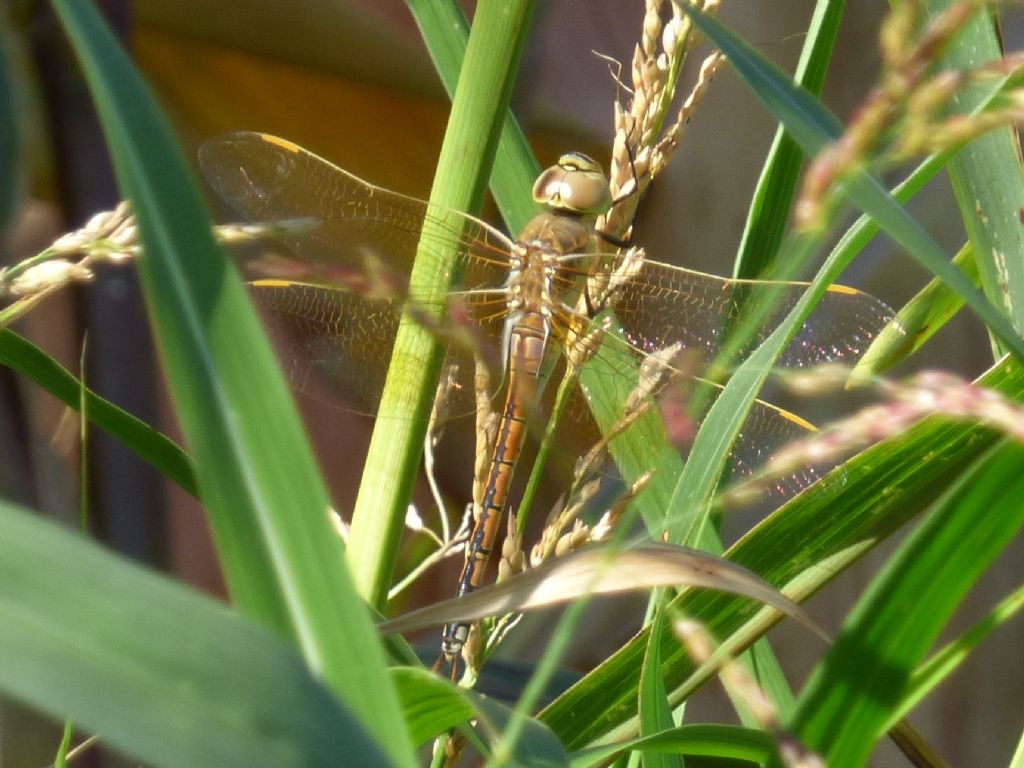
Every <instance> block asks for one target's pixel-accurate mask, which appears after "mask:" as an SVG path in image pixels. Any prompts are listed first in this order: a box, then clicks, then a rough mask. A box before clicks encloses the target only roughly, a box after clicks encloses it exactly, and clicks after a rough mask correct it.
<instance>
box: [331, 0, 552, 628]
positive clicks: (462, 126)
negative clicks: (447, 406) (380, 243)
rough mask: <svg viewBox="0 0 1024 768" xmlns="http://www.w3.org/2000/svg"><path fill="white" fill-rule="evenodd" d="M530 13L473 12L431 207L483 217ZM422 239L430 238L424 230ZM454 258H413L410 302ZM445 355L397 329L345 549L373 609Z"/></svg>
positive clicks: (441, 281)
mask: <svg viewBox="0 0 1024 768" xmlns="http://www.w3.org/2000/svg"><path fill="white" fill-rule="evenodd" d="M532 7H533V2H532V0H519V1H517V2H514V3H505V2H499V1H498V0H491V2H485V3H481V4H480V5H479V6H478V7H477V11H476V15H475V17H474V20H473V28H472V30H471V32H470V37H469V44H468V46H467V49H466V58H465V63H464V65H463V67H462V73H461V75H460V78H459V85H458V89H457V91H456V94H455V100H454V102H453V104H452V114H451V118H450V121H449V124H448V130H447V131H446V133H445V139H444V144H443V145H442V147H441V156H440V157H439V159H438V168H437V175H436V176H435V178H434V187H433V190H432V191H431V195H430V201H431V203H433V204H436V205H439V206H441V207H442V208H447V209H452V210H458V211H468V212H470V213H472V212H474V211H477V210H479V208H480V205H481V203H482V201H483V194H484V190H485V188H486V179H487V169H488V168H489V165H490V161H491V159H492V157H493V154H494V150H495V147H496V144H497V140H498V132H499V129H500V127H501V124H502V121H503V120H504V118H505V114H506V112H507V109H508V102H509V96H510V94H511V89H512V84H513V82H514V78H515V72H516V70H517V67H518V62H519V58H520V55H521V53H522V47H523V44H524V42H525V39H526V32H527V29H528V21H529V19H530V16H531V10H532ZM424 235H425V236H428V235H429V233H428V232H427V228H426V227H425V228H424ZM454 255H455V254H454V253H452V254H449V255H448V256H447V257H446V256H445V255H443V254H440V253H432V252H429V251H424V252H423V253H421V254H420V255H419V256H418V257H417V259H416V262H415V264H414V265H413V270H412V274H411V276H410V283H409V291H410V295H411V296H412V298H413V300H414V302H417V303H420V304H421V305H422V306H430V305H431V304H432V302H431V301H430V298H431V297H439V296H443V295H444V294H445V293H446V292H447V291H448V288H449V283H450V281H451V279H452V277H453V275H452V274H451V271H452V269H451V264H452V260H453V259H454ZM446 258H447V261H446ZM454 277H458V276H454ZM424 299H425V300H426V301H423V300H424ZM417 300H419V301H417ZM438 305H439V304H438ZM441 353H442V350H441V349H440V347H439V344H438V343H437V340H436V339H435V338H434V336H433V335H432V334H431V333H430V332H429V331H427V330H425V329H424V328H423V327H421V326H420V325H418V324H416V323H414V322H411V321H409V320H406V321H405V322H403V323H402V324H401V326H400V328H399V332H398V336H397V337H396V339H395V346H394V351H393V353H392V358H391V367H390V368H389V370H388V377H387V380H386V381H385V385H384V392H383V394H382V396H381V403H380V410H379V412H380V414H381V417H380V418H378V419H377V422H376V424H375V425H374V431H373V437H372V439H371V442H370V449H369V453H368V456H367V460H366V469H365V470H364V472H363V479H362V483H361V485H360V488H359V495H358V497H357V499H356V505H355V510H354V511H353V515H352V532H351V538H350V540H349V543H350V547H349V557H350V565H351V567H352V570H353V573H354V575H355V578H356V584H357V586H358V588H359V590H360V593H361V594H362V595H363V596H364V597H366V599H367V600H368V602H370V604H371V605H373V606H375V607H377V608H383V604H384V602H385V601H386V599H387V593H388V588H389V587H390V583H391V576H392V571H393V570H394V562H395V555H396V552H397V550H398V544H399V542H400V539H401V535H402V531H403V530H404V524H405V512H406V507H407V505H408V502H409V496H410V493H411V490H412V484H413V482H414V480H415V477H416V472H417V471H418V467H419V461H420V457H421V455H422V452H423V438H424V436H425V434H426V428H427V421H428V419H429V416H430V408H431V404H432V403H433V398H434V394H435V392H436V387H437V379H438V376H439V374H440V370H441V362H442V357H441ZM395 416H398V417H400V418H395Z"/></svg>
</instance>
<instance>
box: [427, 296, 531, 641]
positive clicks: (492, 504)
mask: <svg viewBox="0 0 1024 768" xmlns="http://www.w3.org/2000/svg"><path fill="white" fill-rule="evenodd" d="M548 327H549V321H548V319H547V317H546V315H545V314H544V313H543V312H534V311H529V312H522V313H520V315H519V317H518V318H517V319H516V323H515V325H514V326H513V327H512V331H511V333H510V334H509V349H508V361H509V362H508V394H507V396H506V398H505V405H504V408H503V409H502V413H501V421H500V423H499V425H498V434H497V437H496V438H495V441H494V450H493V452H492V454H491V461H490V465H489V468H488V471H487V483H486V485H485V486H484V493H483V500H482V501H481V504H480V510H479V514H478V517H477V519H476V523H475V525H474V526H473V532H472V533H471V534H470V537H469V541H468V542H467V544H466V559H465V562H464V563H463V566H462V573H461V574H460V575H459V583H458V589H457V594H458V595H459V596H460V597H461V596H462V595H466V594H468V593H470V592H472V591H473V590H474V589H476V588H477V587H479V586H480V581H481V579H482V578H483V573H484V569H485V568H486V566H487V561H488V559H490V555H491V550H492V549H493V548H494V542H495V539H496V538H497V536H498V527H499V526H500V524H501V518H502V516H503V515H504V512H505V505H506V504H507V503H508V492H509V488H510V486H511V485H512V475H513V473H514V472H515V468H516V463H517V462H518V460H519V454H520V452H521V450H522V446H523V440H524V437H525V435H526V422H527V420H528V418H529V413H530V411H531V409H532V408H533V407H534V405H535V401H536V395H537V375H538V372H539V371H540V367H541V363H542V361H543V359H544V353H545V349H546V346H547V339H548ZM466 634H467V626H466V625H465V624H460V623H452V624H449V625H448V626H446V627H445V629H444V632H443V634H442V638H441V646H442V651H443V652H444V653H445V654H446V655H449V656H451V655H454V654H455V653H458V652H459V650H460V649H461V647H462V644H463V643H464V642H465V639H466Z"/></svg>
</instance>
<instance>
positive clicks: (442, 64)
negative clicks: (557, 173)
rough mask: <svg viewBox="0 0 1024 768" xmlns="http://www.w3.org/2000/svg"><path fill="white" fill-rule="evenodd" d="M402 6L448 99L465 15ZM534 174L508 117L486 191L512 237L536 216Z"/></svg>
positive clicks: (431, 1) (446, 8) (426, 1)
mask: <svg viewBox="0 0 1024 768" xmlns="http://www.w3.org/2000/svg"><path fill="white" fill-rule="evenodd" d="M406 5H407V6H408V8H409V10H410V11H411V12H412V15H413V17H414V18H415V19H416V24H417V25H418V26H419V28H420V34H422V35H423V42H424V43H426V45H427V51H428V52H429V53H430V58H431V59H432V60H433V62H434V67H435V69H437V74H438V75H439V76H440V77H441V82H442V83H444V87H445V90H446V91H448V96H449V97H453V96H454V94H455V85H456V83H457V82H458V79H459V73H460V71H461V70H462V60H463V57H464V56H465V53H466V40H467V38H468V37H469V25H468V24H467V22H466V15H465V14H464V13H463V11H462V8H461V7H460V6H459V4H458V3H457V2H455V0H406ZM539 173H540V167H539V166H538V165H537V159H536V158H535V157H534V156H533V150H532V149H531V148H530V144H529V142H528V141H527V140H526V136H525V135H524V134H523V130H522V128H520V127H519V123H518V122H516V119H515V116H514V115H513V114H512V112H511V111H508V112H507V114H506V115H505V122H504V124H503V125H502V127H501V138H500V139H499V140H498V151H497V153H496V154H495V156H494V166H493V168H492V169H491V184H490V186H491V194H493V195H494V202H495V203H496V204H497V206H498V210H499V211H501V215H502V218H504V219H505V224H506V225H508V227H509V229H510V230H511V231H512V232H518V231H519V230H521V229H522V228H523V227H524V226H525V225H526V222H527V221H529V220H530V217H532V216H533V215H534V214H535V213H536V212H537V204H536V203H534V202H533V195H532V194H531V193H530V190H531V189H532V187H533V180H534V179H536V178H537V175H538V174H539Z"/></svg>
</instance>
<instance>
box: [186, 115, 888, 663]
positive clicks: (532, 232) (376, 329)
mask: <svg viewBox="0 0 1024 768" xmlns="http://www.w3.org/2000/svg"><path fill="white" fill-rule="evenodd" d="M200 165H201V167H202V169H203V172H204V174H205V176H206V177H207V179H208V180H209V182H210V184H211V185H212V187H213V188H214V189H215V191H216V192H217V193H218V194H219V195H220V196H221V197H222V198H223V199H224V200H225V201H226V202H228V203H229V204H230V205H231V206H233V207H234V208H235V209H236V210H237V211H238V212H239V213H241V214H242V215H243V216H245V217H246V218H248V219H250V220H252V221H260V222H273V221H281V220H290V219H301V218H308V219H311V220H312V221H313V226H312V229H310V231H308V232H305V233H302V234H294V235H285V236H283V239H284V241H285V245H286V246H287V247H288V248H289V249H290V250H291V251H292V253H293V254H294V256H295V258H294V259H292V258H285V259H283V260H278V261H277V262H270V263H266V262H265V263H264V264H262V265H261V266H260V267H258V270H259V269H261V270H262V275H263V277H262V279H257V280H254V281H253V282H252V283H251V285H252V286H253V289H254V296H255V298H256V299H257V302H258V303H259V304H261V305H262V306H263V307H264V308H265V309H266V311H267V312H269V313H270V314H271V315H273V316H274V317H276V318H278V319H279V320H280V321H281V322H282V323H283V324H284V325H286V326H288V328H289V332H288V334H287V340H286V341H285V342H283V345H284V346H285V347H286V351H285V353H284V355H285V359H284V364H285V367H286V368H287V369H288V373H289V377H290V379H291V381H292V384H293V386H294V387H296V388H297V389H299V390H300V391H306V390H307V388H308V386H309V384H310V382H311V379H312V377H313V375H314V372H315V371H321V372H324V373H326V374H327V375H328V376H329V377H331V378H334V379H336V380H337V381H338V382H339V383H340V386H341V389H342V390H343V391H344V392H345V393H346V400H345V402H344V403H343V405H344V406H345V407H348V408H349V409H351V410H355V411H357V412H362V413H366V414H374V413H376V411H377V406H378V405H379V395H380V392H381V390H382V388H383V382H384V377H385V374H386V368H387V365H388V361H389V360H390V357H391V348H392V345H393V341H394V336H395V333H396V332H397V328H398V323H399V319H400V317H401V316H402V312H403V311H406V312H408V311H409V308H410V305H411V302H410V301H408V300H407V296H406V292H405V290H404V287H403V286H405V285H407V283H403V281H404V280H406V278H407V276H408V274H409V270H410V269H411V265H412V261H413V258H414V257H415V255H416V253H417V249H418V248H426V249H442V248H454V251H455V253H456V258H455V261H454V264H453V267H452V272H453V274H452V275H445V277H446V278H449V277H452V276H458V277H459V278H460V280H461V283H460V285H459V286H458V287H455V288H453V289H452V291H451V293H450V294H449V295H448V296H447V297H445V299H444V302H443V303H445V304H450V305H451V306H453V307H454V306H458V307H459V309H460V313H459V315H460V317H463V320H462V322H463V323H466V324H468V325H469V326H470V330H471V331H473V333H474V334H475V336H476V337H478V338H481V339H483V340H485V342H486V343H488V344H489V345H490V348H493V349H500V350H501V352H502V354H501V359H502V361H503V364H504V384H503V388H504V390H505V393H506V396H505V402H504V405H503V406H502V408H501V410H500V421H499V425H498V429H497V437H496V439H495V441H494V445H493V446H492V447H491V449H490V463H489V468H488V471H487V479H486V483H485V484H484V491H483V499H482V503H481V504H480V505H479V508H478V510H479V511H478V514H477V517H476V519H475V521H474V526H473V530H472V531H471V533H470V535H469V539H468V541H467V545H466V550H465V558H464V563H463V567H462V570H461V572H460V575H459V579H458V582H457V585H456V591H457V593H458V594H459V595H465V594H467V593H469V592H472V591H473V590H474V589H476V588H477V587H478V586H479V585H480V583H481V579H482V576H483V573H484V570H485V566H486V564H487V561H488V559H489V556H490V553H491V550H492V549H493V547H494V544H495V540H496V538H497V534H498V530H499V524H500V521H501V519H502V517H503V514H504V510H505V508H506V506H507V505H508V499H509V488H510V485H511V482H512V476H513V473H514V471H515V468H516V464H517V461H518V456H519V453H520V449H521V447H522V444H523V440H524V435H525V433H526V430H527V423H528V421H530V414H531V413H532V412H533V410H532V409H533V408H534V407H535V403H536V398H537V394H538V376H539V375H540V374H541V372H542V370H543V369H544V361H545V360H547V359H549V357H550V356H551V355H553V354H556V353H557V351H561V352H563V353H565V352H566V351H567V347H569V345H570V344H571V343H572V341H571V340H572V339H579V338H580V337H581V335H584V334H585V333H586V332H587V329H589V328H592V327H593V325H594V317H595V316H596V315H598V314H599V313H601V311H602V310H605V309H610V310H611V312H612V313H613V317H614V328H613V330H614V333H610V334H607V335H606V336H605V338H604V340H603V341H602V342H601V345H602V348H604V347H608V349H609V350H610V353H611V359H612V360H613V361H614V360H616V359H619V360H620V362H621V366H620V365H616V364H613V365H612V366H611V370H613V371H614V370H618V369H619V368H621V369H622V370H623V371H631V372H632V376H633V378H634V379H635V377H636V370H637V367H638V364H639V362H640V361H643V360H644V359H647V358H648V357H649V356H650V355H651V354H652V353H655V352H657V351H658V350H663V349H666V348H671V347H673V345H675V346H676V347H677V348H681V349H683V350H688V351H691V352H695V353H696V354H698V355H699V356H700V357H701V358H702V359H704V360H705V361H713V360H714V359H715V358H716V356H717V354H718V352H719V350H720V347H721V345H722V343H723V340H724V337H725V334H726V332H727V329H728V328H729V327H730V324H732V323H735V321H736V320H737V317H738V314H739V312H740V307H741V305H742V303H743V301H744V300H745V299H746V298H747V297H749V295H750V293H751V292H752V291H757V290H759V289H769V288H770V289H771V290H773V291H775V292H776V294H777V295H774V299H775V310H774V312H773V313H772V316H771V318H769V319H768V320H767V321H766V322H765V324H764V327H763V328H760V329H758V330H757V331H756V332H755V333H753V334H752V335H751V339H750V342H749V343H750V345H751V347H750V348H751V349H752V348H753V347H754V346H756V345H757V344H758V343H759V342H760V341H762V340H763V339H764V338H766V337H767V335H768V334H769V333H770V332H771V331H772V329H773V326H774V322H777V321H778V319H780V318H781V317H782V314H783V313H784V312H786V311H788V310H789V309H790V308H791V307H792V306H793V305H794V304H795V302H796V301H797V300H798V299H799V297H800V296H801V294H802V292H803V290H804V288H805V287H806V285H805V284H799V283H768V282H759V281H743V280H729V279H725V278H721V277H716V276H714V275H709V274H704V273H701V272H696V271H692V270H688V269H685V268H682V267H677V266H672V265H669V264H663V263H659V262H656V261H653V260H648V259H644V260H642V261H640V262H639V264H638V266H637V267H636V268H635V269H634V270H633V271H632V272H631V273H630V274H629V275H628V278H627V279H623V280H619V282H618V284H617V285H615V287H614V288H613V289H612V290H603V291H602V293H603V295H598V292H597V290H596V289H595V288H594V286H597V285H603V286H605V287H606V288H607V285H608V284H609V275H610V274H612V272H611V270H613V269H614V268H615V264H616V260H617V259H620V258H621V254H619V253H618V251H617V250H615V251H613V250H612V249H611V248H610V247H609V246H607V245H606V241H605V240H603V239H602V238H601V236H600V233H598V232H596V231H595V228H594V222H595V219H596V216H597V215H598V214H600V213H603V212H604V211H605V210H607V208H608V207H609V205H610V204H611V203H612V202H613V201H612V200H611V198H610V195H609V188H608V181H607V179H606V177H605V176H604V173H603V171H602V170H601V167H600V165H599V164H598V163H596V162H595V161H593V160H592V159H590V158H589V157H587V156H585V155H582V154H579V153H568V154H565V155H563V156H562V157H561V158H560V159H559V161H558V163H557V164H555V165H554V166H552V167H550V168H548V169H546V170H545V171H543V172H542V173H541V175H540V176H539V177H538V179H537V181H536V184H535V185H534V189H533V196H534V200H535V201H536V202H537V203H538V204H540V205H541V206H543V210H542V212H540V213H538V214H537V215H536V216H535V217H534V218H533V219H532V220H531V221H530V222H529V223H528V224H527V225H526V227H525V228H524V230H523V231H522V232H521V233H520V236H519V237H518V238H515V239H512V238H510V237H508V236H506V235H505V234H504V233H502V232H501V231H500V230H498V229H497V228H495V227H492V226H491V225H489V224H487V223H485V222H483V221H481V220H479V219H477V218H475V217H472V216H469V215H468V214H464V213H460V212H456V211H450V210H446V209H441V208H438V207H435V206H433V205H431V204H430V203H427V202H425V201H422V200H418V199H416V198H413V197H407V196H405V195H401V194H399V193H396V192H392V191H390V190H387V189H384V188H382V187H378V186H374V185H373V184H370V183H369V182H366V181H364V180H362V179H360V178H359V177H357V176H355V175H353V174H351V173H349V172H347V171H345V170H342V169H341V168H339V167H337V166H335V165H333V164H331V163H330V162H328V161H326V160H324V159H322V158H320V157H318V156H316V155H315V154H313V153H311V152H309V151H307V150H305V149H303V148H301V147H299V146H297V145H296V144H293V143H292V142H289V141H287V140H285V139H280V138H277V137H275V136H270V135H267V134H259V133H247V132H240V133H232V134H227V135H225V136H221V137H218V138H214V139H211V140H210V141H208V142H207V143H206V144H204V145H203V147H202V148H201V150H200ZM452 222H455V224H453V223H452ZM428 225H429V226H428ZM421 240H422V241H423V242H422V243H421ZM619 274H621V273H619ZM602 278H604V279H603V280H602ZM382 286H384V288H383V289H382ZM450 308H451V307H449V309H450ZM442 309H444V308H443V307H442ZM437 316H443V313H442V314H441V315H438V314H437V313H434V314H432V315H431V317H437ZM891 317H892V313H891V311H890V310H889V309H888V307H886V306H885V305H884V304H882V303H881V302H879V301H877V300H876V299H874V298H873V297H871V296H870V295H868V294H866V293H862V292H859V291H855V290H853V289H849V288H845V287H842V286H833V287H831V288H830V290H829V291H828V292H827V293H826V294H825V297H824V298H823V300H822V302H821V304H820V305H819V308H818V309H817V310H816V312H815V314H814V315H813V316H812V318H811V320H810V321H809V322H808V323H807V324H805V325H804V327H803V328H801V330H800V331H799V332H798V334H797V335H796V337H795V338H794V340H793V341H792V343H791V344H790V345H789V347H788V348H787V349H786V350H785V352H784V353H783V355H782V356H781V358H780V360H779V363H778V364H779V365H781V366H785V367H804V366H812V365H817V364H821V363H826V362H834V361H842V360H850V359H855V358H856V357H857V356H859V355H860V354H861V353H862V352H863V351H864V350H865V349H866V347H867V345H868V344H869V343H870V341H871V340H872V339H873V338H874V336H875V335H876V334H877V332H878V331H879V330H880V329H881V328H882V327H883V326H884V325H885V324H886V323H887V322H888V321H889V320H890V319H891ZM466 318H468V319H466ZM279 345H280V344H279ZM447 354H448V356H449V358H450V359H454V360H455V361H457V365H455V367H454V370H455V371H456V372H457V373H456V376H455V384H454V386H453V387H451V388H450V390H449V392H448V395H449V397H450V398H451V399H452V400H453V401H454V402H453V403H452V404H451V407H450V409H449V411H450V413H452V414H458V413H461V412H470V411H472V410H473V409H474V408H475V396H474V392H475V387H474V383H473V381H474V378H473V377H474V375H475V374H474V371H475V366H474V364H473V360H472V354H473V350H472V349H469V350H467V348H466V345H462V344H456V343H454V342H453V343H450V344H449V345H448V348H447ZM467 358H469V359H467ZM623 375H627V374H625V373H624V374H623ZM499 378H500V377H499ZM750 418H751V420H752V421H753V420H756V421H757V422H759V423H761V424H768V425H775V427H776V428H778V429H779V430H781V431H782V432H786V433H790V434H791V433H792V432H793V431H794V428H796V429H797V430H799V429H800V428H803V427H809V426H810V425H808V424H807V423H806V422H802V420H800V419H799V418H798V417H795V416H793V415H791V414H787V413H786V412H784V411H781V410H779V409H774V408H772V407H770V406H767V405H766V404H763V403H760V402H758V403H755V405H754V408H753V411H752V415H751V417H750ZM468 630H469V626H468V625H467V624H460V623H452V624H449V625H448V626H446V627H445V628H444V629H443V632H442V639H441V651H442V655H443V656H444V657H445V658H447V659H449V661H450V660H452V659H453V658H454V657H455V656H456V655H457V654H458V653H459V652H460V651H461V649H462V647H463V645H464V644H465V642H466V639H467V635H468Z"/></svg>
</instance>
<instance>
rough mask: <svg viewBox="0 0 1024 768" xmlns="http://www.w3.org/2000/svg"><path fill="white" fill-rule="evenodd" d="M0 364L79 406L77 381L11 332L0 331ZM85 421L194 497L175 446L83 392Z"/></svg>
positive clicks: (186, 465)
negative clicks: (85, 412) (86, 411)
mask: <svg viewBox="0 0 1024 768" xmlns="http://www.w3.org/2000/svg"><path fill="white" fill-rule="evenodd" d="M0 364H2V365H6V366H8V367H9V368H11V370H14V371H17V372H18V373H20V374H22V375H23V376H25V377H27V378H29V379H30V380H32V381H34V382H35V383H36V384H38V385H39V386H41V387H42V388H43V389H45V390H46V391H47V392H49V393H50V394H51V395H53V396H54V397H56V398H57V399H58V400H60V401H61V402H62V403H64V404H65V405H68V406H70V407H72V408H78V407H79V393H80V389H81V388H80V385H79V382H78V380H77V379H76V378H75V377H74V376H73V375H72V374H71V373H69V372H68V371H67V370H65V369H64V368H63V367H62V366H61V365H60V363H58V362H57V361H56V360H54V359H53V358H52V357H50V356H49V355H47V354H46V353H45V352H43V351H42V350H40V349H39V348H38V347H36V346H34V345H33V344H32V343H31V342H29V341H28V340H26V339H24V338H23V337H21V336H19V335H18V334H16V333H14V332H13V331H6V330H4V331H0ZM85 397H86V399H87V406H88V411H89V420H90V421H91V422H92V423H93V424H95V425H96V426H98V427H100V428H101V429H103V430H104V431H105V432H107V433H109V434H110V435H113V436H114V437H116V438H118V439H119V440H120V441H121V442H122V443H124V444H125V446H127V447H128V448H130V449H131V450H133V451H135V453H136V454H137V455H138V456H139V457H140V458H142V459H144V460H145V461H147V462H149V463H150V464H151V465H153V466H154V467H155V468H156V469H157V470H159V471H160V473H161V474H162V475H163V476H164V477H166V478H167V479H168V480H171V481H172V482H175V483H177V484H178V485H180V486H181V487H182V488H184V489H185V490H186V491H188V492H189V493H191V494H192V495H193V496H195V495H196V484H195V476H194V474H193V470H192V462H191V461H190V460H189V457H188V455H187V454H186V453H185V451H183V450H182V449H181V447H180V446H179V445H177V444H176V443H174V442H173V441H172V440H171V439H170V438H168V437H167V436H166V435H164V434H163V433H162V432H158V431H156V430H155V429H153V428H152V427H150V426H149V425H148V424H145V423H143V422H141V421H139V420H138V419H136V418H135V417H134V416H132V415H131V414H130V413H128V412H126V411H124V410H122V409H120V408H118V407H117V406H116V405H114V404H113V403H111V402H110V401H108V400H104V399H103V398H102V397H99V396H97V395H96V394H94V393H93V392H91V391H89V390H85Z"/></svg>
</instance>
